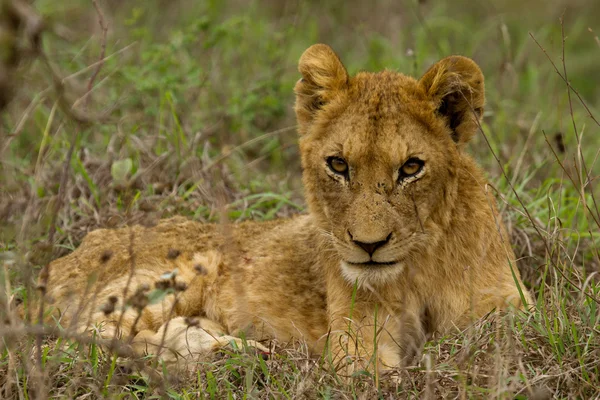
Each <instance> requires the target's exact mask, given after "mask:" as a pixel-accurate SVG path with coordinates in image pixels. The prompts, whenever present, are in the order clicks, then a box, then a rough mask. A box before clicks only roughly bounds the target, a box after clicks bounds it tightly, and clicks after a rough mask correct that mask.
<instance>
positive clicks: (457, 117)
mask: <svg viewBox="0 0 600 400" xmlns="http://www.w3.org/2000/svg"><path fill="white" fill-rule="evenodd" d="M419 85H421V87H422V88H423V89H424V90H425V92H426V93H427V95H428V96H429V97H430V98H431V99H432V100H433V101H434V102H435V103H436V104H437V107H438V113H439V114H440V115H441V116H442V117H443V118H445V120H446V123H447V125H448V126H449V127H450V129H452V139H454V141H455V142H456V143H458V144H463V143H466V142H467V141H469V139H471V137H473V135H474V134H475V132H476V131H477V126H478V125H477V120H478V119H480V118H481V116H482V115H483V105H484V103H485V93H484V92H485V89H484V84H483V74H482V73H481V69H479V67H478V66H477V64H475V61H473V60H471V59H470V58H467V57H461V56H451V57H447V58H444V59H443V60H441V61H439V62H438V63H436V64H435V65H433V66H432V67H431V68H429V70H428V71H427V72H425V74H424V75H423V77H421V79H420V80H419Z"/></svg>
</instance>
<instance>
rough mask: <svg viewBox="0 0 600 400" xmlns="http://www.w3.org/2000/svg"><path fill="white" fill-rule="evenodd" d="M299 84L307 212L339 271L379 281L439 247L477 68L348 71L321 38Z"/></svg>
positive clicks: (459, 63) (473, 119)
mask: <svg viewBox="0 0 600 400" xmlns="http://www.w3.org/2000/svg"><path fill="white" fill-rule="evenodd" d="M299 70H300V73H301V74H302V79H300V80H299V81H298V83H297V84H296V87H295V92H296V96H297V97H296V107H295V109H296V115H297V119H298V123H299V132H300V135H301V138H300V150H301V153H302V165H303V169H304V172H303V179H304V186H305V190H306V197H307V201H308V204H309V207H310V211H311V212H312V214H313V215H314V216H315V218H316V220H317V223H318V224H319V225H320V227H321V228H322V230H323V234H324V235H325V236H327V237H328V238H330V240H331V242H332V243H333V245H334V247H335V249H336V250H337V253H339V257H340V258H341V268H342V271H343V273H344V276H345V277H346V278H347V279H348V280H349V281H351V282H354V280H355V279H359V281H360V282H369V283H378V282H381V281H385V280H387V279H389V278H390V277H392V276H393V275H394V274H396V273H398V272H399V271H401V270H402V267H403V266H404V265H405V264H406V262H409V261H410V260H413V259H414V258H415V257H418V254H419V252H420V250H423V249H428V248H429V249H431V248H432V247H433V246H435V245H436V243H437V241H438V239H439V238H440V237H441V234H442V232H443V230H444V228H445V227H446V226H447V225H448V223H449V219H450V216H451V213H452V208H453V207H454V204H455V203H456V197H457V187H458V170H459V168H461V160H462V158H463V157H464V156H462V155H461V147H462V145H463V144H464V143H466V142H467V141H468V140H469V139H470V138H471V137H472V136H473V135H474V133H475V132H476V129H477V119H478V118H479V117H480V116H481V115H482V113H483V104H484V83H483V75H482V73H481V70H480V69H479V67H478V66H477V65H476V64H475V63H474V62H473V61H472V60H470V59H468V58H465V57H460V56H452V57H448V58H445V59H443V60H441V61H440V62H438V63H437V64H435V65H434V66H432V67H431V68H430V69H429V70H428V71H427V72H426V73H425V75H423V77H421V79H419V80H415V79H413V78H411V77H407V76H405V75H402V74H400V73H396V72H392V71H383V72H379V73H367V72H361V73H358V74H357V75H356V76H353V77H351V76H349V75H348V73H347V71H346V69H345V67H344V65H343V64H342V63H341V61H340V59H339V58H338V57H337V55H336V54H335V53H334V52H333V50H332V49H331V48H330V47H329V46H326V45H323V44H317V45H314V46H312V47H310V48H309V49H308V50H306V51H305V52H304V54H303V55H302V57H301V58H300V63H299Z"/></svg>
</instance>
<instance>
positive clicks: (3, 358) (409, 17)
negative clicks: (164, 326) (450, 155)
mask: <svg viewBox="0 0 600 400" xmlns="http://www.w3.org/2000/svg"><path fill="white" fill-rule="evenodd" d="M322 3H323V2H316V1H306V2H292V1H285V2H283V1H281V2H280V1H275V0H262V1H250V2H241V1H235V0H228V1H223V2H218V1H207V2H196V1H191V0H190V1H175V2H172V1H164V0H148V1H146V2H120V1H114V0H95V1H92V0H90V1H85V0H68V1H60V2H57V1H52V0H38V1H35V2H34V3H33V6H34V7H35V8H31V9H30V8H28V7H26V6H24V4H25V3H24V2H22V1H17V0H10V1H9V0H1V1H0V8H1V9H2V12H1V14H0V27H1V28H2V29H0V38H1V39H2V40H0V108H2V109H1V110H0V138H2V139H1V140H0V251H2V253H1V254H0V263H1V265H2V266H3V268H2V269H0V287H2V288H3V290H2V291H0V304H1V305H0V314H1V315H2V316H3V318H2V321H0V331H1V334H2V339H3V340H2V342H0V394H1V396H2V397H6V398H44V397H60V396H62V397H65V398H76V397H86V396H92V397H100V396H104V397H128V396H129V397H134V398H135V397H150V396H156V397H161V396H169V397H171V398H197V397H200V398H225V397H229V398H242V397H244V398H245V397H250V398H273V397H276V398H284V397H285V398H303V397H304V398H316V397H324V398H374V397H381V398H391V397H395V396H396V397H401V398H422V397H423V398H442V397H460V398H594V396H598V393H599V392H600V383H599V382H600V366H599V361H598V360H600V312H599V311H598V309H599V304H598V303H599V301H600V280H599V279H598V277H599V274H598V273H599V272H600V251H599V250H600V213H599V205H598V200H600V199H598V197H599V196H600V192H599V191H598V189H597V186H598V182H597V181H594V179H595V178H596V177H597V176H598V175H599V174H600V166H599V165H598V164H597V163H596V160H597V157H598V148H600V139H599V138H600V135H599V132H598V131H599V129H600V123H599V121H600V112H599V111H597V110H598V108H599V107H600V85H598V81H597V80H598V75H597V71H598V70H597V66H598V64H599V62H600V39H598V35H600V26H598V22H597V21H598V20H600V19H599V17H600V3H598V2H596V1H593V0H578V1H569V2H561V1H552V2H542V1H538V0H535V1H529V2H526V4H525V3H523V2H518V1H512V0H507V1H504V2H500V3H494V4H491V3H488V2H471V1H467V0H458V1H454V2H448V3H447V4H444V3H445V2H434V1H426V0H425V1H418V2H417V1H405V2H396V1H391V0H379V1H376V2H358V1H357V2H342V1H338V0H334V1H332V2H327V4H326V5H324V4H322ZM15 4H17V5H19V7H16V8H15V7H14V5H15ZM15 9H16V10H17V11H15ZM39 16H43V18H44V19H43V22H44V23H43V24H41V23H40V22H41V21H42V20H41V19H39V18H38V17H39ZM15 21H19V22H20V23H15ZM316 42H324V43H328V44H330V45H331V46H332V47H333V48H334V49H335V50H336V52H338V53H339V54H340V55H341V56H342V58H343V59H344V62H345V64H346V65H347V67H348V68H349V70H350V72H351V73H353V72H356V71H359V70H370V71H373V70H379V69H384V68H388V69H393V70H397V71H401V72H404V73H406V74H410V75H414V76H419V75H420V74H422V73H423V72H424V71H425V70H426V69H427V68H428V67H429V66H430V65H431V64H433V63H434V62H435V61H437V60H438V59H440V58H442V57H445V56H447V55H450V54H462V55H466V56H469V57H472V58H473V59H475V60H476V61H477V62H478V64H479V65H480V66H481V68H482V70H483V72H484V74H485V75H486V89H487V99H488V103H487V107H486V112H485V115H484V121H483V124H482V130H481V132H479V133H478V135H477V137H476V138H475V140H474V142H473V143H472V144H471V145H469V147H468V148H467V150H468V151H469V152H471V153H472V154H474V155H475V157H476V158H477V160H478V161H479V162H480V163H481V164H482V165H483V166H484V168H485V169H486V171H487V172H488V176H489V179H490V182H491V183H492V186H491V189H492V190H493V191H494V192H495V193H496V195H497V198H498V200H499V204H500V208H501V210H502V215H503V218H504V219H505V221H506V222H507V226H508V229H509V231H510V232H511V237H512V239H513V244H514V248H515V251H516V253H517V255H518V256H519V257H520V260H519V265H518V267H519V269H520V270H521V273H522V276H523V278H524V281H525V282H526V285H527V286H528V288H529V289H530V290H531V292H532V293H533V295H534V296H535V298H536V301H537V304H536V310H535V311H534V312H533V313H530V314H526V315H523V316H515V317H514V318H505V317H504V318H503V317H500V316H490V317H489V318H486V319H484V320H482V321H480V322H479V323H478V324H477V325H476V326H474V327H473V328H472V329H470V330H468V331H466V332H463V333H461V334H457V335H454V336H451V337H445V338H438V339H436V340H435V341H431V342H429V343H428V344H427V346H426V348H425V350H424V353H423V358H422V360H421V362H420V364H419V366H417V367H414V368H410V369H408V370H403V371H399V372H398V373H399V375H400V377H401V379H400V380H398V379H389V377H380V376H370V375H368V374H366V373H365V374H360V373H358V374H357V376H356V379H354V380H353V381H352V382H351V383H347V382H343V381H341V380H340V379H338V377H337V375H336V374H335V372H334V371H331V370H328V369H327V368H326V363H323V362H322V360H318V359H310V358H308V357H307V355H306V351H305V348H304V347H303V345H302V343H296V344H286V345H284V344H281V343H273V344H272V345H273V346H275V350H276V352H275V353H274V354H273V355H271V356H270V357H266V356H265V355H264V354H258V355H257V354H256V353H255V352H253V351H251V349H233V348H231V349H226V350H224V351H223V352H222V353H219V354H216V355H214V356H213V357H211V358H210V359H209V360H207V362H206V363H204V364H201V365H199V367H198V370H197V372H196V373H193V374H190V375H189V376H186V375H185V374H180V375H178V376H172V375H170V374H168V373H161V370H160V366H158V367H157V368H152V367H153V365H152V364H153V360H136V362H131V361H130V360H129V359H128V358H127V357H126V356H127V352H126V349H123V348H120V347H118V346H112V347H111V346H108V347H107V346H104V347H100V346H98V345H97V344H96V343H95V342H94V341H93V340H90V339H89V338H84V337H68V335H67V334H66V333H65V331H63V330H61V329H54V326H53V325H49V326H39V325H37V320H38V318H37V314H38V312H39V310H38V308H35V309H29V308H27V307H25V310H26V314H27V315H26V317H27V319H26V323H25V324H21V323H19V322H18V321H16V320H15V318H14V316H12V315H9V314H8V313H7V312H6V310H7V309H8V305H9V303H12V304H15V303H17V302H20V301H24V302H25V304H28V299H31V298H33V297H35V296H38V295H39V294H40V292H43V290H44V288H43V285H42V286H41V287H36V283H35V280H34V279H35V278H37V276H38V275H40V273H41V276H42V278H43V277H44V274H46V273H48V271H46V270H44V269H43V267H44V266H45V265H46V264H47V262H48V261H49V260H51V259H53V258H56V257H58V256H60V255H63V254H66V253H68V252H70V251H71V250H73V249H74V248H75V247H76V246H77V245H78V244H79V243H80V241H81V240H82V238H83V236H84V235H85V233H86V232H89V231H90V230H93V229H95V228H98V227H119V226H127V225H130V224H134V223H141V224H153V223H154V222H155V221H156V220H157V219H159V218H162V217H168V216H173V215H184V216H187V217H189V218H193V219H196V220H199V221H212V222H218V221H223V220H230V221H238V220H244V219H250V218H253V219H265V220H268V219H272V218H275V217H281V216H287V215H291V214H294V213H298V212H302V210H303V209H304V208H305V204H304V201H303V196H302V187H301V182H300V167H299V157H298V150H297V146H296V131H295V121H294V115H293V110H292V107H293V93H292V88H293V86H294V83H295V82H296V80H297V79H298V77H299V75H298V73H297V69H296V68H297V60H298V58H299V56H300V54H301V53H302V51H303V50H304V49H306V48H307V47H308V46H310V45H311V44H313V43H316ZM566 82H569V83H570V85H571V90H568V85H567V84H566ZM40 271H41V272H40ZM49 273H52V272H51V271H50V272H49ZM42 282H43V279H42ZM9 317H10V318H9ZM148 365H149V366H148ZM154 366H156V365H154Z"/></svg>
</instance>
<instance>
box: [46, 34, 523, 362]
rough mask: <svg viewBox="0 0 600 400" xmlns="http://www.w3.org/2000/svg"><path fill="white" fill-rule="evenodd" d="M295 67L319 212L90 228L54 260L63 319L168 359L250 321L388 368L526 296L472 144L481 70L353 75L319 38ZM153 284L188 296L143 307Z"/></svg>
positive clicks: (468, 63)
mask: <svg viewBox="0 0 600 400" xmlns="http://www.w3.org/2000/svg"><path fill="white" fill-rule="evenodd" d="M299 71H300V74H301V75H302V78H301V79H300V80H299V81H298V82H297V84H296V87H295V93H296V106H295V110H296V115H297V119H298V124H299V128H298V130H299V134H300V139H299V145H300V153H301V156H302V166H303V182H304V187H305V191H306V201H307V203H308V207H309V213H308V215H303V216H297V217H295V218H292V219H289V220H276V221H273V222H244V223H240V224H234V225H212V224H201V223H198V222H193V221H188V220H185V219H182V218H175V219H169V220H163V221H161V223H159V224H158V225H157V226H155V227H152V228H143V227H140V226H135V227H132V228H125V229H119V230H97V231H95V232H92V233H90V234H89V235H87V237H86V238H85V239H84V241H83V243H82V244H81V246H80V247H79V248H78V249H77V250H76V251H74V252H73V253H72V254H70V255H68V256H66V257H64V258H61V259H59V260H56V261H54V262H53V263H51V265H50V279H49V283H48V295H49V297H50V298H53V299H54V300H55V303H54V304H55V307H56V309H58V310H60V311H61V313H62V320H61V321H62V323H63V325H66V326H73V327H76V328H77V329H78V330H81V331H83V330H87V329H90V328H91V327H92V326H96V327H97V329H99V332H100V334H101V335H103V336H104V337H112V335H121V336H123V337H134V336H135V339H134V341H133V343H134V347H135V349H136V350H137V351H138V352H153V353H161V352H162V349H163V348H167V349H174V351H171V352H164V353H163V358H165V359H167V360H168V361H178V360H179V361H181V360H182V359H183V360H190V359H192V358H193V357H195V356H197V355H199V354H202V353H203V352H205V351H208V350H210V349H212V348H215V347H218V346H221V345H223V344H224V343H227V341H228V340H229V339H228V338H229V337H230V336H228V335H239V334H240V332H241V331H243V332H244V334H245V335H246V337H248V338H251V339H254V340H262V339H266V338H277V339H279V340H282V341H288V340H293V339H299V340H304V341H306V342H307V343H308V345H309V346H310V348H311V350H312V351H313V352H315V353H319V352H321V351H322V350H323V349H324V347H325V346H326V345H327V346H328V348H329V349H330V350H331V351H332V353H333V355H334V358H335V359H341V358H342V357H346V356H349V357H351V358H355V359H356V360H363V364H360V363H358V364H359V365H363V366H367V365H368V364H369V363H371V362H373V361H376V363H375V364H374V365H376V366H378V367H383V368H390V367H395V366H399V365H403V364H405V363H407V362H410V361H412V360H413V358H414V356H415V354H417V352H418V351H419V349H420V348H421V346H422V343H423V341H424V340H425V338H426V337H427V335H428V334H432V333H444V332H448V331H449V330H452V329H456V328H463V327H465V326H466V325H467V324H469V323H470V322H471V321H472V320H473V319H474V318H478V317H481V316H483V315H485V314H486V313H488V312H490V311H491V310H493V309H495V308H503V307H506V306H507V305H509V304H510V305H514V306H517V307H522V306H523V301H525V302H527V303H529V302H530V297H529V294H528V293H527V292H526V291H525V290H524V289H522V290H519V288H518V287H521V288H522V283H521V281H520V277H519V272H518V270H517V269H516V266H515V257H514V254H513V252H512V250H511V248H510V244H509V242H508V238H507V234H506V231H505V228H504V226H503V224H502V221H501V218H500V217H499V215H498V212H497V210H496V205H495V200H494V199H493V197H492V196H491V195H490V194H489V192H488V190H487V187H486V179H485V177H484V175H483V173H482V171H481V169H480V168H479V167H478V166H477V164H476V163H475V162H474V161H473V159H472V158H471V157H469V156H468V155H466V154H465V153H464V152H463V147H464V144H465V143H467V142H468V141H469V139H470V138H471V137H472V136H473V135H474V134H475V133H476V131H477V128H478V119H479V118H480V117H481V116H482V114H483V105H484V79H483V75H482V73H481V71H480V69H479V68H478V66H477V65H476V64H475V63H474V62H473V61H472V60H470V59H468V58H465V57H460V56H452V57H448V58H445V59H443V60H441V61H439V62H438V63H437V64H435V65H433V66H432V67H431V68H430V69H429V70H428V71H427V72H426V73H425V74H424V75H423V76H422V77H421V78H420V79H418V80H416V79H413V78H411V77H408V76H405V75H403V74H401V73H397V72H392V71H383V72H378V73H368V72H361V73H358V74H357V75H355V76H349V75H348V73H347V71H346V69H345V67H344V65H343V64H342V63H341V61H340V59H339V58H338V57H337V55H336V54H335V53H334V52H333V50H332V49H331V48H330V47H328V46H326V45H323V44H317V45H314V46H312V47H310V48H309V49H308V50H306V51H305V52H304V54H303V55H302V57H301V58H300V62H299ZM174 270H175V271H176V272H177V274H176V275H175V274H171V275H167V276H162V277H161V275H162V274H163V273H164V272H165V271H174ZM153 285H159V286H161V287H163V288H170V290H171V291H173V292H174V294H171V295H169V296H167V297H165V298H164V299H163V300H162V301H161V302H158V303H155V304H147V303H148V299H147V294H148V290H149V288H151V287H152V286H153ZM194 317H197V318H198V319H197V320H195V321H193V320H192V318H194ZM198 321H199V322H198ZM256 345H257V346H259V344H256ZM174 354H176V355H174Z"/></svg>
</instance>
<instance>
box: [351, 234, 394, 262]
mask: <svg viewBox="0 0 600 400" xmlns="http://www.w3.org/2000/svg"><path fill="white" fill-rule="evenodd" d="M348 236H349V238H350V242H351V243H352V247H353V251H352V253H354V254H352V257H350V259H349V260H347V262H348V263H349V264H354V265H357V266H359V265H364V266H377V265H382V266H383V265H393V264H395V263H396V262H397V260H395V259H390V257H389V254H388V255H387V257H386V255H385V254H384V253H386V251H385V248H386V246H388V245H389V243H390V240H391V239H392V233H391V232H390V233H388V234H387V235H385V236H383V235H379V238H380V240H373V236H371V237H367V236H364V237H363V236H358V235H356V234H355V235H353V234H352V232H350V231H348ZM359 249H360V250H359Z"/></svg>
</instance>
